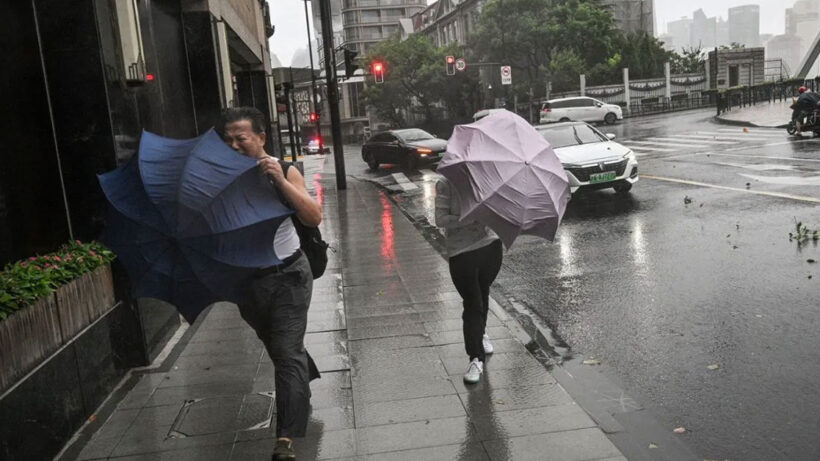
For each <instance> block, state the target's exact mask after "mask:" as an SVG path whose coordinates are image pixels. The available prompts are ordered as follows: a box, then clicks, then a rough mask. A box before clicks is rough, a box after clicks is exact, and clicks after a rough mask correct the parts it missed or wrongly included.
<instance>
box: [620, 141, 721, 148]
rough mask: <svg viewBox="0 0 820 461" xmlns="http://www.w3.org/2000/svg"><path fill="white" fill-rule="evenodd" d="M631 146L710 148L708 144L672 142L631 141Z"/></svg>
mask: <svg viewBox="0 0 820 461" xmlns="http://www.w3.org/2000/svg"><path fill="white" fill-rule="evenodd" d="M629 142H630V143H631V144H646V145H650V146H666V147H709V145H708V144H686V145H684V144H680V143H670V142H654V141H634V140H630V141H629Z"/></svg>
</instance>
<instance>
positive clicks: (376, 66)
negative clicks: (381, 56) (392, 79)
mask: <svg viewBox="0 0 820 461" xmlns="http://www.w3.org/2000/svg"><path fill="white" fill-rule="evenodd" d="M372 68H373V79H374V80H375V81H376V83H384V63H383V62H381V61H373V64H372Z"/></svg>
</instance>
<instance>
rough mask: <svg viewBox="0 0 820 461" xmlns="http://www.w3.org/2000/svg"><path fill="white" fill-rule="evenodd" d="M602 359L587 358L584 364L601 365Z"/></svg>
mask: <svg viewBox="0 0 820 461" xmlns="http://www.w3.org/2000/svg"><path fill="white" fill-rule="evenodd" d="M600 364H601V361H600V360H596V359H586V360H584V365H600Z"/></svg>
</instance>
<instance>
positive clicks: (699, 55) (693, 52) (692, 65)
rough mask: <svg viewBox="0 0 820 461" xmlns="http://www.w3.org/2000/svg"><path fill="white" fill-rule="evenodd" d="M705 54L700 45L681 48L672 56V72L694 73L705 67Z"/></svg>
mask: <svg viewBox="0 0 820 461" xmlns="http://www.w3.org/2000/svg"><path fill="white" fill-rule="evenodd" d="M705 63H706V56H705V54H704V52H703V50H702V49H701V48H700V47H691V48H683V50H681V53H675V54H674V55H673V56H672V73H675V74H694V73H699V72H703V71H704V69H705Z"/></svg>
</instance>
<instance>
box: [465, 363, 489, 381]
mask: <svg viewBox="0 0 820 461" xmlns="http://www.w3.org/2000/svg"><path fill="white" fill-rule="evenodd" d="M482 371H484V363H482V362H481V361H479V360H478V359H473V361H472V362H470V365H468V366H467V371H465V372H464V382H465V383H467V384H475V383H477V382H478V380H479V379H481V372H482Z"/></svg>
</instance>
